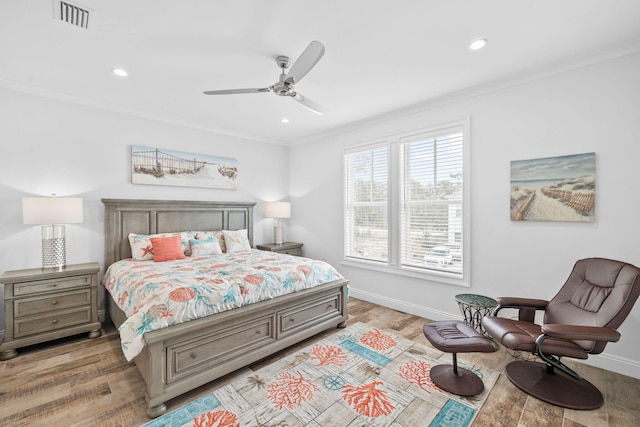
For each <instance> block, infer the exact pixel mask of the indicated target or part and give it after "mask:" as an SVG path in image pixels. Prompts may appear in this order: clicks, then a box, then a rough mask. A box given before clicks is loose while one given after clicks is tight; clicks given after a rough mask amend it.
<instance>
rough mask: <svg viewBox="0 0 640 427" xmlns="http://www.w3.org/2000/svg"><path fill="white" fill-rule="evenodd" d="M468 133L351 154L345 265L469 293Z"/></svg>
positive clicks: (414, 138) (454, 129)
mask: <svg viewBox="0 0 640 427" xmlns="http://www.w3.org/2000/svg"><path fill="white" fill-rule="evenodd" d="M466 128H467V125H466V123H459V124H455V125H452V126H447V127H445V128H440V129H435V130H425V131H421V132H415V133H412V134H409V135H400V136H397V137H395V138H392V139H390V140H389V141H386V142H383V143H376V144H370V145H361V146H357V147H351V148H348V149H347V150H345V154H344V208H345V209H344V255H345V262H347V263H349V262H354V263H356V264H357V265H362V266H368V267H371V268H383V269H385V270H389V269H392V270H395V271H397V272H400V273H402V274H409V275H423V274H430V275H437V276H439V277H440V278H441V279H445V280H444V281H449V282H452V283H456V284H463V285H467V286H468V283H467V282H466V280H465V279H466V276H467V275H466V273H467V271H468V266H469V262H468V253H469V251H468V245H469V243H468V241H469V239H468V234H469V230H468V228H469V227H468V224H469V214H468V203H465V200H468V193H469V191H468V183H467V182H466V181H468V180H466V179H465V178H466V176H467V175H468V167H465V165H466V161H467V159H466V158H465V152H466V151H467V147H468V142H467V141H465V138H464V136H465V134H466V132H465V129H466ZM465 254H466V255H465Z"/></svg>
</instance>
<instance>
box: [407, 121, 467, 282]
mask: <svg viewBox="0 0 640 427" xmlns="http://www.w3.org/2000/svg"><path fill="white" fill-rule="evenodd" d="M462 136H463V135H462V128H461V127H460V128H452V129H445V130H441V131H439V132H437V133H425V134H419V135H412V136H409V137H404V138H401V139H400V188H401V190H400V233H401V238H400V263H401V265H402V266H408V267H413V268H420V269H426V270H432V271H437V272H444V273H448V274H451V275H454V276H455V275H460V276H461V275H462V261H463V260H462V241H463V240H462V237H463V236H462V231H463V226H462V224H463V216H462V214H463V186H462V184H463V183H462V177H463V138H462Z"/></svg>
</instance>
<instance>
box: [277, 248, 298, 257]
mask: <svg viewBox="0 0 640 427" xmlns="http://www.w3.org/2000/svg"><path fill="white" fill-rule="evenodd" d="M280 253H281V254H287V255H295V256H302V249H300V248H295V249H285V250H283V251H280Z"/></svg>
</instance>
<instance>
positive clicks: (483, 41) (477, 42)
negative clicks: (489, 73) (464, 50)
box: [469, 39, 487, 50]
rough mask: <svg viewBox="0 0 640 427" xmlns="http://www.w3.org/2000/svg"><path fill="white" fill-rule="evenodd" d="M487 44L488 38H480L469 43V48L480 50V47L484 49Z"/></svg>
mask: <svg viewBox="0 0 640 427" xmlns="http://www.w3.org/2000/svg"><path fill="white" fill-rule="evenodd" d="M486 45H487V39H478V40H474V41H473V42H472V43H471V44H470V45H469V49H471V50H478V49H482V48H483V47H485V46H486Z"/></svg>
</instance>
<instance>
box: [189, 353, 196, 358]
mask: <svg viewBox="0 0 640 427" xmlns="http://www.w3.org/2000/svg"><path fill="white" fill-rule="evenodd" d="M189 357H191V358H192V359H195V358H197V357H198V356H197V355H196V354H195V353H191V354H190V355H189Z"/></svg>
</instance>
